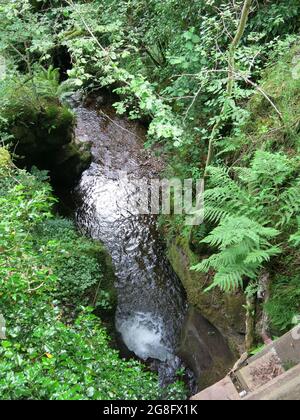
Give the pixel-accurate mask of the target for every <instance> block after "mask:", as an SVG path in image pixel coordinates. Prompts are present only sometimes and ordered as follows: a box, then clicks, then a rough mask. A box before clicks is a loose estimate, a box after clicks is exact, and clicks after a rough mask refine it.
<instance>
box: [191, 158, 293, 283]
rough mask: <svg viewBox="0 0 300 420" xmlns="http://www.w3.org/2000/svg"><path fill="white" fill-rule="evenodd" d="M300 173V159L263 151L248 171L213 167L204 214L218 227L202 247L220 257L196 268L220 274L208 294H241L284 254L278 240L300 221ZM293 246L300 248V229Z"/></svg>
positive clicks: (215, 275)
mask: <svg viewBox="0 0 300 420" xmlns="http://www.w3.org/2000/svg"><path fill="white" fill-rule="evenodd" d="M298 170H299V160H298V159H295V158H289V157H288V156H286V155H284V154H282V153H270V152H265V151H257V152H256V153H255V155H254V157H253V159H252V162H251V163H250V165H249V166H248V167H243V168H242V167H236V168H233V169H232V170H231V171H230V170H229V169H228V168H224V167H210V168H209V175H210V178H209V189H207V190H206V192H205V194H204V199H205V211H204V214H205V220H206V221H207V222H209V223H213V224H214V225H217V226H216V227H215V228H214V229H213V230H212V231H211V232H210V233H209V234H208V235H207V236H206V238H204V239H203V240H202V241H201V242H203V243H205V244H208V245H209V246H210V247H211V248H212V249H215V248H217V252H216V253H215V254H213V255H212V256H210V257H209V258H207V259H205V260H204V261H202V262H201V263H200V264H197V265H196V266H194V267H192V269H193V270H196V271H201V272H206V273H207V272H209V271H211V270H212V272H213V273H215V274H214V280H213V283H212V285H211V286H210V287H209V288H208V289H207V290H210V289H212V288H214V287H216V286H218V287H220V288H221V289H222V290H224V291H230V290H235V289H237V288H238V287H241V286H243V281H244V279H245V278H248V279H252V280H253V281H254V282H255V280H256V279H257V277H258V275H259V272H260V271H261V269H262V268H263V267H264V265H265V264H268V263H269V262H270V261H271V259H272V257H274V256H276V255H278V254H280V253H281V248H280V246H279V245H278V244H277V243H276V241H277V237H278V236H279V234H282V232H284V233H285V235H286V232H288V231H290V230H291V229H292V228H294V226H295V223H296V219H297V217H299V216H300V196H299V190H300V188H299V187H300V178H299V177H297V176H295V175H296V174H297V173H298ZM299 223H300V217H299ZM299 226H300V224H299ZM278 229H281V230H278ZM281 236H282V235H281ZM290 243H291V244H292V245H294V246H299V245H300V231H299V230H298V232H297V233H295V234H294V235H292V236H291V237H290Z"/></svg>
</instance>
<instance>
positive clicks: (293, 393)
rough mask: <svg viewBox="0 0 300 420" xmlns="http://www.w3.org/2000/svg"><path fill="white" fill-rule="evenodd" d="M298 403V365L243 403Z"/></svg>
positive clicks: (299, 372)
mask: <svg viewBox="0 0 300 420" xmlns="http://www.w3.org/2000/svg"><path fill="white" fill-rule="evenodd" d="M291 400H292V401H300V365H298V366H296V367H294V368H293V369H290V370H289V371H288V372H285V373H284V374H283V375H280V376H278V377H277V378H275V379H273V380H272V381H270V382H269V383H267V384H265V385H264V386H262V387H261V388H260V389H258V390H256V391H254V392H252V393H251V394H249V395H247V396H246V397H245V398H243V401H291Z"/></svg>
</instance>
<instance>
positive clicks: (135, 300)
mask: <svg viewBox="0 0 300 420" xmlns="http://www.w3.org/2000/svg"><path fill="white" fill-rule="evenodd" d="M75 111H76V114H77V128H76V137H77V139H78V140H79V141H83V142H87V141H88V142H90V143H91V146H92V155H93V162H92V164H91V166H90V167H89V169H87V170H86V171H85V172H84V173H83V175H82V178H81V180H80V183H79V185H78V187H77V188H76V194H77V197H79V205H78V208H77V212H76V219H77V223H78V226H79V228H80V229H81V230H82V231H83V232H84V233H86V234H88V235H90V236H91V237H93V238H94V239H97V240H100V241H102V242H103V243H104V245H105V246H106V247H107V249H108V251H109V253H110V254H111V256H112V260H113V264H114V267H115V270H116V276H117V284H116V288H117V292H118V307H117V311H116V319H115V325H116V329H117V330H118V331H119V333H120V334H121V336H122V339H123V341H124V343H125V345H126V346H127V348H128V349H129V350H130V351H132V352H134V353H135V354H136V355H137V356H138V357H139V358H141V359H143V360H149V359H154V360H155V361H158V362H156V364H157V365H158V371H159V375H160V380H161V382H162V383H166V382H169V381H171V380H172V379H173V378H174V376H175V372H176V370H177V369H178V368H179V367H180V365H181V361H180V359H179V358H178V357H177V356H176V348H177V345H178V340H179V337H180V332H181V327H182V323H183V319H184V316H185V313H186V307H187V304H186V301H185V297H184V293H183V291H182V288H181V285H180V281H179V279H178V277H177V276H176V274H175V273H174V271H173V270H172V268H171V266H170V263H169V261H168V260H167V258H166V256H165V250H164V247H163V245H162V243H161V241H160V239H159V232H158V229H157V217H156V216H154V215H140V214H139V212H138V211H137V207H138V203H139V202H140V201H141V200H142V199H143V197H144V195H145V191H143V189H141V188H140V187H139V186H137V181H139V180H140V179H141V178H145V179H148V180H149V179H151V178H157V177H158V176H159V174H160V172H161V170H162V162H161V161H160V160H158V159H157V158H155V157H154V156H153V155H151V154H150V153H149V152H146V151H145V150H144V148H143V143H144V139H145V131H144V129H143V128H142V127H141V126H140V125H139V124H137V123H133V122H129V121H127V120H125V119H121V118H118V117H117V116H116V115H115V114H114V112H113V110H112V109H111V108H109V107H104V108H101V110H100V109H98V110H97V109H96V107H95V106H94V105H92V106H91V107H83V106H81V105H80V106H77V107H76V109H75ZM146 188H147V187H146Z"/></svg>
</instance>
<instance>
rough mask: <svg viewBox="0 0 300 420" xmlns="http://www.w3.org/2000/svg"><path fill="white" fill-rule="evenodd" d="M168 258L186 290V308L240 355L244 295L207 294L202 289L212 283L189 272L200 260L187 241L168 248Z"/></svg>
mask: <svg viewBox="0 0 300 420" xmlns="http://www.w3.org/2000/svg"><path fill="white" fill-rule="evenodd" d="M168 258H169V260H170V262H171V264H172V266H173V269H174V271H175V272H176V273H177V275H178V277H179V278H180V280H181V282H182V285H183V287H184V289H185V290H186V293H187V298H188V302H189V304H191V305H193V306H194V307H195V308H196V309H198V310H199V312H200V313H201V314H202V315H203V316H204V317H205V318H206V319H208V321H209V322H210V323H211V324H213V325H214V326H215V327H217V328H218V329H219V331H220V332H221V333H222V334H223V336H224V337H226V338H227V339H228V342H229V345H230V347H231V349H232V351H233V352H235V353H236V354H238V353H241V352H243V351H244V337H245V333H246V330H245V326H246V321H245V309H244V305H245V296H244V294H243V293H242V292H234V293H223V292H222V291H221V290H219V289H217V288H216V289H214V290H212V291H211V292H209V293H206V292H205V289H206V288H207V287H208V285H209V284H210V282H211V280H212V279H211V278H210V277H209V276H208V275H206V274H203V273H197V272H195V271H191V267H192V266H193V265H195V264H197V263H199V260H200V257H199V256H198V255H197V254H195V253H194V252H193V251H192V250H191V249H190V246H189V241H188V239H187V238H182V237H177V239H176V240H174V241H173V242H172V243H170V244H169V245H168ZM203 258H204V256H203Z"/></svg>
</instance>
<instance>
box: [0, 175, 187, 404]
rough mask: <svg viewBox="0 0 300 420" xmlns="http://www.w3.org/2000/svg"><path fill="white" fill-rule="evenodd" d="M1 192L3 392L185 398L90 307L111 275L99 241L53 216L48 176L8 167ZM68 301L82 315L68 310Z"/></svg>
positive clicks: (180, 387)
mask: <svg viewBox="0 0 300 420" xmlns="http://www.w3.org/2000/svg"><path fill="white" fill-rule="evenodd" d="M0 191H1V196H0V213H1V220H0V251H1V253H0V295H1V306H0V312H1V313H2V314H3V316H4V318H5V320H6V327H7V333H6V334H7V337H6V339H5V340H3V341H1V342H0V371H1V377H0V395H1V398H2V399H50V400H59V399H63V400H66V399H68V400H69V399H72V400H76V399H159V398H181V397H183V395H184V387H183V385H182V384H180V383H178V384H174V385H172V386H171V387H169V388H167V389H161V388H160V387H159V384H158V378H157V376H156V375H155V374H153V373H150V372H147V371H146V370H145V368H144V367H143V366H142V365H141V364H140V363H139V362H136V361H124V360H121V359H120V357H119V355H118V352H116V351H115V350H112V349H111V348H110V347H109V344H108V343H109V337H108V336H107V334H106V331H105V329H104V328H103V327H102V325H101V321H100V320H99V319H98V318H96V317H95V316H93V315H92V314H91V312H92V311H93V310H94V308H84V307H83V305H84V304H86V303H87V302H88V301H89V292H90V290H92V289H93V288H94V286H95V284H96V283H98V282H99V281H100V280H101V278H102V276H103V267H102V266H101V265H100V263H99V261H98V259H97V252H98V249H99V246H98V245H96V244H95V243H94V242H92V241H89V240H87V239H84V238H83V239H82V238H80V237H79V236H78V234H77V233H76V231H75V228H74V226H73V225H72V223H70V222H68V221H66V220H62V219H55V218H54V217H53V215H52V206H53V203H54V201H55V200H54V199H53V197H52V195H51V188H50V186H49V184H48V183H47V182H45V181H44V175H43V176H40V177H36V176H33V175H30V174H28V173H26V172H25V171H19V170H15V169H12V168H9V169H8V168H5V169H1V168H0ZM99 296H100V295H99ZM101 299H102V300H101V302H102V303H103V301H104V304H105V305H107V299H106V298H103V296H102V298H101ZM66 303H67V304H68V305H71V306H72V308H73V310H74V314H75V320H73V319H71V317H68V318H67V319H66V317H65V316H64V315H65V313H66V305H65V304H66ZM105 305H104V306H105Z"/></svg>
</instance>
